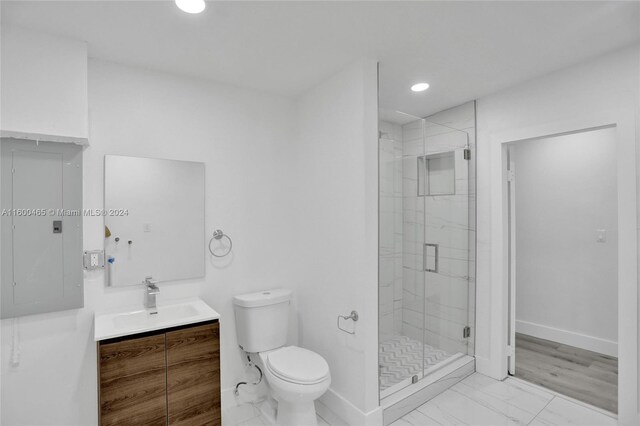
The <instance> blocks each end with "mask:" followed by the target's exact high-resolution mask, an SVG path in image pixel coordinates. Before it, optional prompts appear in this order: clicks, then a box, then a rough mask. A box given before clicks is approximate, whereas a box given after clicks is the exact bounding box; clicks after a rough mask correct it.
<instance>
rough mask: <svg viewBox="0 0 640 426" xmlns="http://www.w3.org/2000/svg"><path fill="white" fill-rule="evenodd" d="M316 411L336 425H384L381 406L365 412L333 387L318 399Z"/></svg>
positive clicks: (328, 421)
mask: <svg viewBox="0 0 640 426" xmlns="http://www.w3.org/2000/svg"><path fill="white" fill-rule="evenodd" d="M316 411H317V413H318V415H319V416H320V417H322V418H323V419H325V420H326V421H327V423H329V424H331V425H335V426H347V425H358V426H361V425H366V426H382V408H381V407H376V408H375V409H373V410H371V411H369V412H368V413H365V412H364V411H362V410H360V409H359V408H358V407H356V406H355V405H353V404H352V403H351V402H349V401H348V400H347V399H345V398H344V397H343V396H342V395H340V394H339V393H338V392H336V391H334V390H333V389H331V388H329V390H328V391H327V392H325V394H324V395H322V396H321V397H320V398H319V399H318V400H317V401H316Z"/></svg>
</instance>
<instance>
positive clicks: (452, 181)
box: [378, 102, 475, 424]
mask: <svg viewBox="0 0 640 426" xmlns="http://www.w3.org/2000/svg"><path fill="white" fill-rule="evenodd" d="M380 117H381V118H380V121H379V130H380V138H379V217H380V222H379V275H378V276H379V283H378V284H379V340H378V341H379V353H378V355H379V357H378V360H379V390H380V400H381V405H382V406H383V408H385V411H384V413H385V415H384V419H385V424H388V423H390V422H392V421H394V419H395V418H398V417H397V415H398V414H399V413H400V412H399V411H398V410H389V411H394V415H392V416H391V417H389V416H388V415H387V409H386V408H387V407H388V406H389V405H392V404H398V402H399V401H401V400H402V399H403V398H407V397H408V395H411V394H412V392H421V390H422V389H424V388H425V387H427V386H429V383H430V381H433V380H435V379H433V377H436V376H437V377H443V375H444V374H447V373H446V372H447V371H449V370H451V371H456V368H458V367H460V366H464V368H465V370H464V371H473V370H472V369H473V365H474V363H473V361H474V359H473V355H474V317H475V155H474V152H475V103H474V102H470V103H467V104H464V105H461V106H459V107H456V108H452V109H449V110H446V111H443V112H440V113H438V114H435V115H431V116H429V117H426V118H418V117H410V116H408V115H407V114H397V113H395V114H389V113H388V112H386V113H384V112H383V111H381V114H380ZM393 118H397V120H393ZM436 372H439V374H437V375H435V376H434V373H436ZM432 396H433V395H432ZM412 400H419V398H412ZM400 405H406V404H400ZM414 408H415V407H414Z"/></svg>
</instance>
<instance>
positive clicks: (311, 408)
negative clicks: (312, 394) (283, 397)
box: [276, 401, 318, 426]
mask: <svg viewBox="0 0 640 426" xmlns="http://www.w3.org/2000/svg"><path fill="white" fill-rule="evenodd" d="M276 425H278V426H318V419H317V418H316V407H315V405H314V403H313V401H309V402H299V403H295V404H292V403H290V402H286V401H278V414H277V415H276Z"/></svg>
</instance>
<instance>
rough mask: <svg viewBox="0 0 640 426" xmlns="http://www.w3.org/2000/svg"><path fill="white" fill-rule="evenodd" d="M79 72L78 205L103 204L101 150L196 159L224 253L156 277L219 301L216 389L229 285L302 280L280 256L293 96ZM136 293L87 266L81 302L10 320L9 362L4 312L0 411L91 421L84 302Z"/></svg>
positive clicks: (227, 369)
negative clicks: (195, 268)
mask: <svg viewBox="0 0 640 426" xmlns="http://www.w3.org/2000/svg"><path fill="white" fill-rule="evenodd" d="M88 80H89V116H90V143H91V145H90V146H89V147H88V148H86V149H85V151H84V208H85V209H89V208H102V207H103V195H102V194H103V162H104V155H105V154H118V155H132V156H144V157H157V158H170V159H179V160H191V161H203V162H205V164H206V213H207V215H206V232H207V233H208V234H211V233H212V232H213V230H214V229H215V228H221V229H223V230H224V231H225V232H226V233H228V234H229V235H230V236H231V237H232V238H233V242H234V251H233V254H232V255H231V256H229V257H227V258H223V259H220V260H214V259H211V258H210V257H209V256H207V262H206V263H207V264H206V272H207V278H206V279H204V278H203V279H197V280H189V281H182V282H175V283H161V284H160V290H161V292H160V295H159V298H158V301H159V303H163V302H167V301H170V300H175V299H181V298H187V297H194V296H199V297H201V298H203V299H204V300H205V301H206V302H208V303H209V304H210V305H211V306H212V307H214V308H215V309H216V310H217V311H218V312H220V314H221V328H222V332H221V348H222V353H221V357H222V369H221V370H222V388H223V398H226V397H228V396H229V395H230V389H231V388H232V387H233V386H234V385H235V383H236V381H237V380H239V379H240V378H241V377H242V376H243V373H244V367H243V358H242V357H241V354H240V352H239V350H238V349H237V346H236V338H235V329H234V318H233V310H232V304H231V297H232V295H234V294H239V293H244V292H249V291H257V290H260V289H265V288H273V287H287V288H291V289H296V288H297V285H298V283H300V282H301V280H300V276H299V275H294V273H295V271H294V270H293V269H292V268H291V263H292V259H293V258H295V257H296V256H297V254H298V253H299V251H300V248H299V247H298V246H297V243H298V240H296V239H294V233H295V229H294V228H292V226H291V223H292V222H293V219H294V217H293V216H294V213H295V212H294V211H293V209H290V208H289V206H291V205H294V204H295V202H296V198H295V196H294V195H293V194H294V193H295V191H294V187H293V186H294V182H293V180H292V179H291V176H292V170H291V167H292V166H293V165H294V164H295V162H294V160H293V158H292V153H293V152H292V149H291V144H292V141H293V140H294V130H295V123H294V120H295V109H294V106H295V105H294V102H293V101H291V100H288V99H284V98H280V97H277V96H272V95H268V94H263V93H259V92H256V91H251V90H245V89H240V88H236V87H231V86H225V85H220V84H215V83H211V82H206V81H197V80H194V79H188V78H182V77H178V76H173V75H168V74H162V73H158V72H153V71H148V70H143V69H137V68H132V67H127V66H123V65H118V64H113V63H107V62H102V61H98V60H90V61H89V77H88ZM102 244H103V228H102V219H100V218H88V217H87V218H85V219H84V247H85V249H99V248H102ZM204 249H205V248H204V247H203V250H204ZM142 302H143V289H142V288H141V287H132V288H105V287H104V277H103V274H102V273H101V272H86V273H85V307H84V309H79V310H71V311H64V312H56V313H51V314H45V315H33V316H27V317H22V318H20V319H19V320H16V321H15V322H17V323H19V326H18V327H17V329H18V332H19V351H20V356H19V361H20V362H19V365H12V364H11V352H12V335H13V324H14V320H3V321H2V342H1V343H2V348H1V350H2V352H1V359H2V364H1V374H2V388H1V405H2V408H3V410H2V418H1V419H0V423H2V424H6V425H11V424H29V425H55V424H58V425H70V424H76V425H90V424H97V393H96V350H95V342H94V341H93V315H94V311H98V310H102V309H107V308H114V307H125V306H138V307H139V306H142ZM332 325H333V324H332ZM291 326H292V328H291V339H290V342H292V343H295V342H296V340H297V335H298V334H297V329H296V326H297V321H296V317H295V316H293V317H292V324H291ZM229 402H232V401H230V400H229V399H228V398H226V400H225V402H223V403H226V404H228V403H229Z"/></svg>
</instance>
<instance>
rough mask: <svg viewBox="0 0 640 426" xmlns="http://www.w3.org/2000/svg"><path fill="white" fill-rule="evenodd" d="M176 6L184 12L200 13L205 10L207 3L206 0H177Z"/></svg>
mask: <svg viewBox="0 0 640 426" xmlns="http://www.w3.org/2000/svg"><path fill="white" fill-rule="evenodd" d="M176 6H178V7H179V8H180V10H182V11H183V12H187V13H200V12H202V11H203V10H204V8H205V6H206V4H205V2H204V0H176Z"/></svg>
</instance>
